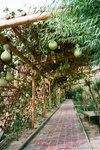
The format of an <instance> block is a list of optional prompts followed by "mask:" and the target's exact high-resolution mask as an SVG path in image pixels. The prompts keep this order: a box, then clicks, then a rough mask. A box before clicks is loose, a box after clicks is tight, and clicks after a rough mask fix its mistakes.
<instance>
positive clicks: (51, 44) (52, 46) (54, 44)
mask: <svg viewBox="0 0 100 150" xmlns="http://www.w3.org/2000/svg"><path fill="white" fill-rule="evenodd" d="M48 46H49V48H50V49H51V50H56V49H57V42H56V41H51V42H49V45H48ZM75 48H76V49H75V50H74V56H75V57H77V58H78V57H81V56H82V51H81V50H80V46H79V44H76V45H75Z"/></svg>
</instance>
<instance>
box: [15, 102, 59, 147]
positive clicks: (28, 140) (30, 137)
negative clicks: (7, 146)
mask: <svg viewBox="0 0 100 150" xmlns="http://www.w3.org/2000/svg"><path fill="white" fill-rule="evenodd" d="M61 105H62V104H60V105H59V106H58V108H57V109H56V110H55V111H54V112H53V113H52V114H51V116H49V117H48V118H47V119H46V120H45V121H44V122H43V123H42V125H41V126H40V127H39V128H38V129H37V130H36V131H34V132H33V133H32V134H31V135H30V136H29V137H28V138H27V140H26V141H25V142H24V143H23V144H22V145H21V146H20V147H19V148H18V149H17V150H23V149H24V148H25V147H26V145H27V144H28V143H29V142H30V141H31V139H32V138H34V137H35V136H36V135H37V134H38V132H39V131H40V130H41V129H42V128H43V127H44V126H45V124H46V123H47V122H48V121H49V120H50V118H51V117H52V116H53V115H54V114H55V113H56V111H57V110H58V109H59V108H60V107H61Z"/></svg>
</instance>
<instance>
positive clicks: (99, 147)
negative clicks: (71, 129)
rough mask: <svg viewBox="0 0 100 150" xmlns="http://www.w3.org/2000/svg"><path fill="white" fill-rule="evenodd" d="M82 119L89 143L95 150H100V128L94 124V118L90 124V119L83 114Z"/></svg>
mask: <svg viewBox="0 0 100 150" xmlns="http://www.w3.org/2000/svg"><path fill="white" fill-rule="evenodd" d="M80 119H81V121H82V123H83V126H84V128H85V131H86V133H87V136H88V138H89V141H90V143H91V146H92V148H93V150H100V127H99V125H97V124H96V123H93V122H92V121H93V120H92V118H91V121H90V122H89V119H88V117H86V116H84V115H83V114H80Z"/></svg>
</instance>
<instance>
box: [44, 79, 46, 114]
mask: <svg viewBox="0 0 100 150" xmlns="http://www.w3.org/2000/svg"><path fill="white" fill-rule="evenodd" d="M43 101H44V103H43V104H44V109H43V117H45V113H46V96H45V79H44V84H43Z"/></svg>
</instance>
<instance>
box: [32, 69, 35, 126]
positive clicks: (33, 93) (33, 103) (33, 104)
mask: <svg viewBox="0 0 100 150" xmlns="http://www.w3.org/2000/svg"><path fill="white" fill-rule="evenodd" d="M34 113H35V80H34V70H32V128H34V115H35V114H34Z"/></svg>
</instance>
